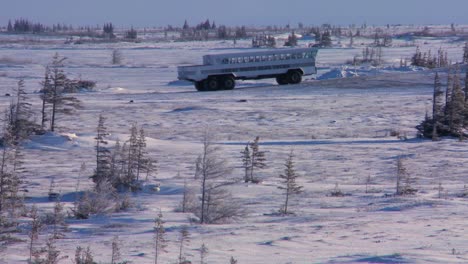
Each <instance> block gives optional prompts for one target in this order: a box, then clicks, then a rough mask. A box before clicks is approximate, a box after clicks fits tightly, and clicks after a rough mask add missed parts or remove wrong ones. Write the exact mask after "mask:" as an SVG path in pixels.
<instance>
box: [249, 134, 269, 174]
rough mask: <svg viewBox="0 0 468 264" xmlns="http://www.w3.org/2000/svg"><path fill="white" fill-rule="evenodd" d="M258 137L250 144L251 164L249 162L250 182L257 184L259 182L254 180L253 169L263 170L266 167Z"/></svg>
mask: <svg viewBox="0 0 468 264" xmlns="http://www.w3.org/2000/svg"><path fill="white" fill-rule="evenodd" d="M259 141H260V137H258V136H257V137H256V138H255V140H254V141H253V142H252V143H250V149H251V151H252V154H251V162H250V181H251V182H253V183H257V182H258V181H259V180H258V179H256V178H254V169H255V170H257V169H263V168H265V167H266V164H265V160H266V159H265V152H264V151H260V143H259Z"/></svg>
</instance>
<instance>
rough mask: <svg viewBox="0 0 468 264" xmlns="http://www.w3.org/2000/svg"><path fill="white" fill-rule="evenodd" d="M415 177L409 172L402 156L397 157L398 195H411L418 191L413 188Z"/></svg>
mask: <svg viewBox="0 0 468 264" xmlns="http://www.w3.org/2000/svg"><path fill="white" fill-rule="evenodd" d="M414 183H415V179H414V178H413V177H412V176H411V175H410V174H409V173H408V171H407V169H406V166H405V164H404V160H403V158H402V157H400V156H398V157H397V173H396V195H411V194H415V193H416V192H417V190H416V189H414V188H413V184H414Z"/></svg>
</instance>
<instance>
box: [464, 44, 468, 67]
mask: <svg viewBox="0 0 468 264" xmlns="http://www.w3.org/2000/svg"><path fill="white" fill-rule="evenodd" d="M463 63H464V64H467V63H468V42H465V46H464V47H463Z"/></svg>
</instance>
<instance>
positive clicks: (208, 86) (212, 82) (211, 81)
mask: <svg viewBox="0 0 468 264" xmlns="http://www.w3.org/2000/svg"><path fill="white" fill-rule="evenodd" d="M203 86H204V88H205V91H216V90H218V89H219V88H220V85H219V81H218V79H217V78H214V77H209V78H208V79H206V80H205V81H204V82H203Z"/></svg>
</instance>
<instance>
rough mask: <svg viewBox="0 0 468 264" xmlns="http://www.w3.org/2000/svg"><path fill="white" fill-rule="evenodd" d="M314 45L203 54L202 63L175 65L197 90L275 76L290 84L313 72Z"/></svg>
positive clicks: (282, 82) (210, 89) (229, 86)
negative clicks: (312, 46)
mask: <svg viewBox="0 0 468 264" xmlns="http://www.w3.org/2000/svg"><path fill="white" fill-rule="evenodd" d="M317 52H318V49H317V48H292V49H273V50H267V51H257V52H243V53H227V54H217V55H205V56H203V65H194V66H179V67H178V68H177V69H178V79H179V80H188V81H191V82H193V83H195V87H196V88H197V90H199V91H213V90H228V89H233V88H234V86H235V81H234V80H247V79H264V78H276V80H277V82H278V83H279V84H294V83H300V82H301V81H302V76H305V75H312V74H315V73H317V69H316V67H315V58H316V56H317Z"/></svg>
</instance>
